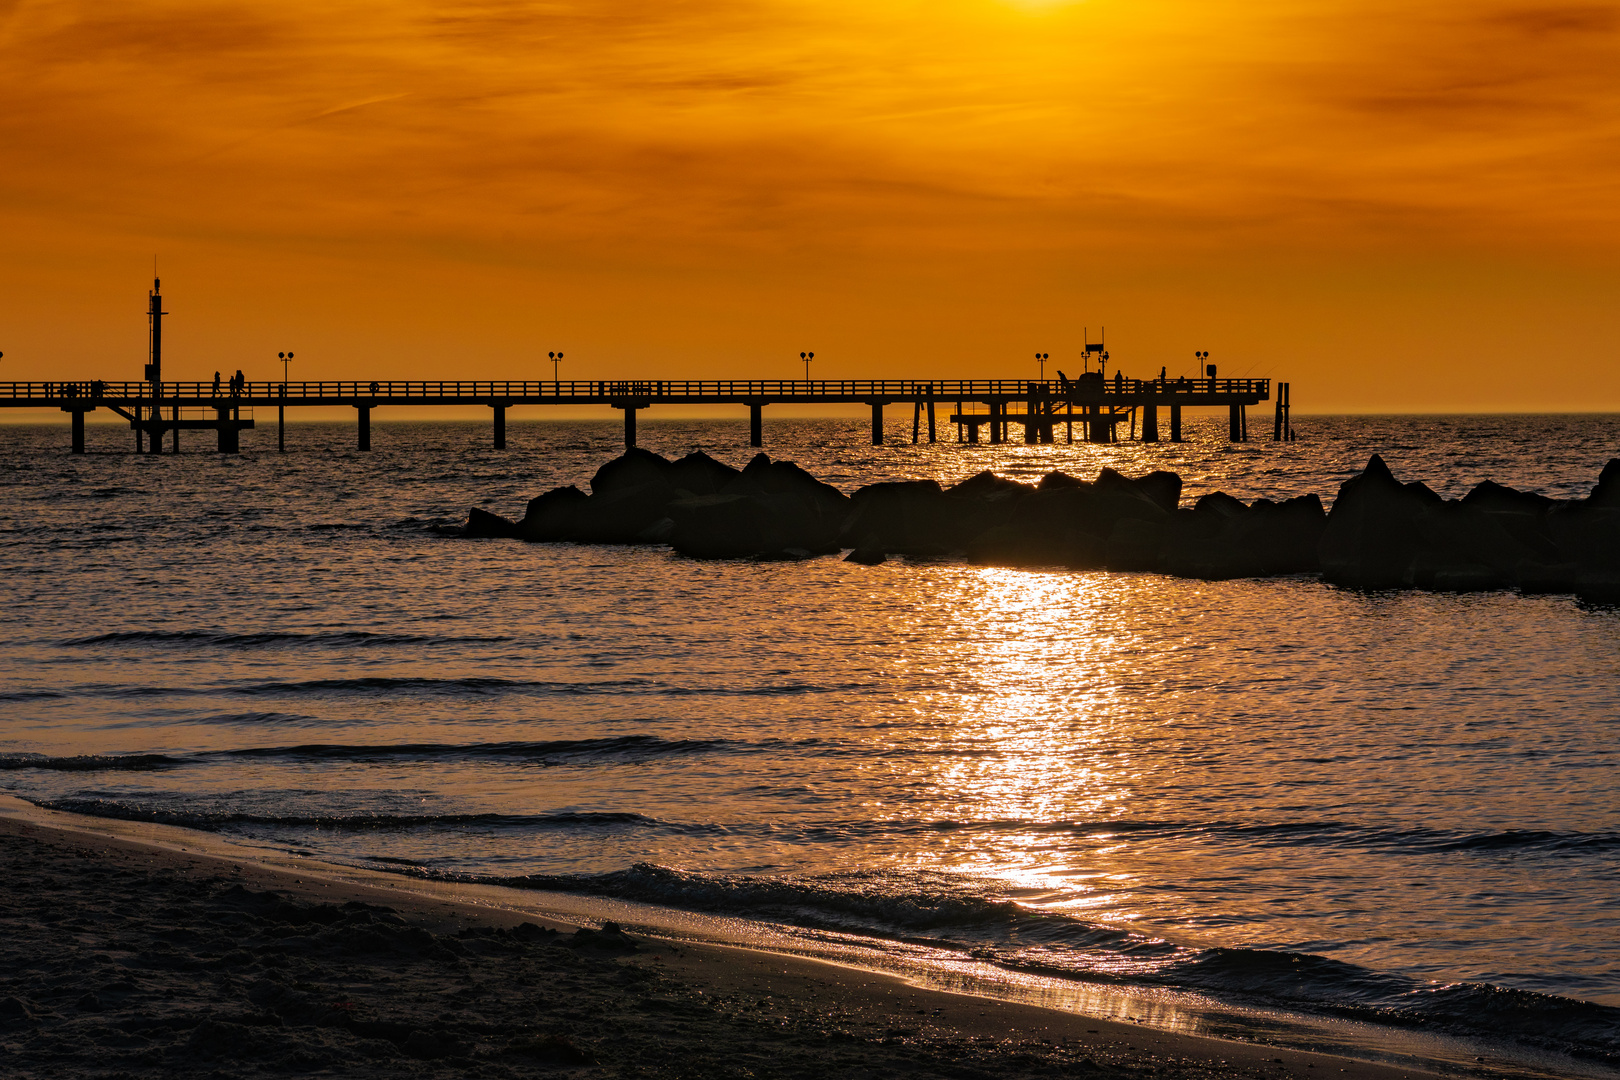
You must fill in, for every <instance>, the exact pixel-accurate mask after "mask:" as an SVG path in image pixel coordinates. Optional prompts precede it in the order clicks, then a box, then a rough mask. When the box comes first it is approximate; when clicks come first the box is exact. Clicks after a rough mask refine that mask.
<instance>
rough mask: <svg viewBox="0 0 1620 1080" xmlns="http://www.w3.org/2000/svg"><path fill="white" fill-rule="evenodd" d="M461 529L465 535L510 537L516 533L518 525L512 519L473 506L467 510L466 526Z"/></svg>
mask: <svg viewBox="0 0 1620 1080" xmlns="http://www.w3.org/2000/svg"><path fill="white" fill-rule="evenodd" d="M462 531H463V533H464V534H465V535H467V536H479V537H485V536H500V537H512V536H516V535H517V534H518V527H517V523H516V522H514V521H509V520H507V519H506V518H503V517H501V515H499V514H492V513H490V512H489V511H488V510H480V509H478V507H476V506H475V507H473V508H472V509H471V510H469V511H468V512H467V526H466V528H465V529H463V530H462Z"/></svg>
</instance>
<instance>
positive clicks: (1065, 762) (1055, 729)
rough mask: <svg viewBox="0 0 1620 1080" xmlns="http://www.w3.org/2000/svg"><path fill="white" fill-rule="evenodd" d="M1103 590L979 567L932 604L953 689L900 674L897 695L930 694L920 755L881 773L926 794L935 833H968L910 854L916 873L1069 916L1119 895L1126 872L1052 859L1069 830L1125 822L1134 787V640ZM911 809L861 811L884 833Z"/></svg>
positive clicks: (1101, 584) (937, 654)
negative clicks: (979, 884)
mask: <svg viewBox="0 0 1620 1080" xmlns="http://www.w3.org/2000/svg"><path fill="white" fill-rule="evenodd" d="M1110 580H1111V579H1110V578H1109V577H1108V576H1106V575H1102V574H1075V573H1072V572H1063V573H1058V572H1054V573H1031V572H1028V571H1017V570H1006V569H995V568H979V569H976V570H974V571H973V572H971V573H967V574H960V575H958V576H957V577H956V579H955V587H954V588H948V589H946V590H945V591H944V592H943V593H939V592H936V593H934V594H933V595H932V596H931V598H930V601H929V602H930V604H931V606H932V607H933V609H934V613H935V614H937V615H938V616H939V617H940V619H939V625H941V626H943V627H945V628H946V629H945V630H944V632H943V633H944V638H945V640H944V642H943V643H941V647H940V649H939V650H937V651H934V652H931V653H930V654H929V656H930V659H931V660H932V661H933V662H934V663H935V664H937V665H939V666H941V667H943V668H946V669H948V670H949V671H950V672H951V674H952V676H953V677H952V678H950V679H947V680H934V679H930V678H929V677H930V676H933V675H936V674H939V673H938V672H933V671H927V672H919V671H915V670H904V669H903V668H904V665H905V664H906V663H907V662H908V658H901V659H900V660H899V661H898V663H897V667H899V668H901V669H900V670H896V671H894V672H893V676H894V679H895V681H896V683H897V684H900V685H908V684H918V683H923V684H928V685H934V686H938V688H937V689H932V690H929V691H927V692H924V693H921V694H919V695H918V697H917V698H916V700H915V702H914V703H913V705H912V708H913V710H914V712H915V714H916V727H917V730H918V732H919V741H920V750H921V752H919V753H913V754H911V755H909V756H907V757H905V758H903V759H902V760H900V761H892V760H891V761H890V762H889V764H890V766H891V767H893V768H897V769H905V770H910V771H911V775H910V776H909V777H907V778H906V783H905V787H906V788H907V789H910V790H912V791H916V792H918V793H923V792H926V795H925V797H924V798H923V799H922V800H920V801H922V802H923V803H924V804H926V805H928V806H929V807H930V811H931V813H932V814H933V816H934V817H935V820H937V821H940V822H954V823H958V824H959V825H960V824H965V823H969V822H971V823H976V824H977V826H978V827H975V828H971V829H969V828H960V827H959V828H953V829H950V830H949V831H946V832H944V833H942V834H940V835H939V836H938V837H930V838H928V839H927V840H925V841H924V842H922V843H919V844H918V845H917V847H916V849H915V850H914V852H913V853H912V862H911V865H912V867H913V868H915V869H935V870H946V869H948V870H953V871H957V872H963V873H969V874H972V875H974V876H979V877H986V878H995V879H998V880H1001V881H1004V882H1006V883H1007V884H1008V885H1009V886H1011V887H1012V888H1013V889H1016V890H1017V891H1018V892H1019V893H1020V894H1021V897H1020V898H1021V900H1022V901H1023V902H1026V903H1042V900H1043V898H1044V899H1046V900H1047V901H1048V902H1049V903H1050V906H1052V907H1054V908H1058V909H1062V910H1068V911H1084V910H1089V909H1110V910H1113V909H1114V908H1115V905H1116V904H1117V903H1118V901H1119V900H1120V898H1121V896H1120V894H1121V893H1122V892H1125V891H1128V890H1129V887H1130V882H1131V877H1132V875H1130V874H1128V873H1125V872H1121V871H1119V870H1113V871H1109V872H1097V871H1092V870H1088V869H1085V868H1076V867H1073V866H1072V865H1069V860H1068V859H1067V858H1066V857H1054V856H1055V855H1056V852H1055V851H1054V847H1055V846H1057V845H1065V846H1066V843H1067V839H1066V838H1067V836H1068V827H1069V826H1073V825H1076V824H1085V823H1094V822H1106V821H1109V820H1110V819H1113V818H1116V817H1118V816H1120V815H1121V814H1123V813H1124V811H1125V808H1126V806H1127V804H1128V803H1129V802H1130V800H1131V795H1132V790H1133V787H1134V786H1135V785H1136V783H1137V782H1138V781H1139V779H1140V775H1139V772H1138V770H1137V768H1136V765H1135V762H1134V756H1135V753H1134V751H1133V749H1132V743H1133V740H1132V739H1131V738H1130V736H1131V734H1132V730H1131V729H1132V728H1133V727H1135V726H1137V724H1138V723H1139V721H1138V720H1135V719H1133V718H1132V717H1131V716H1130V714H1129V712H1128V711H1127V710H1126V709H1124V708H1122V707H1121V701H1122V698H1123V696H1124V694H1125V693H1126V692H1127V691H1126V688H1125V686H1124V681H1125V679H1126V678H1128V673H1129V664H1128V656H1129V654H1130V653H1131V652H1132V651H1133V650H1134V649H1135V648H1136V647H1137V646H1138V641H1137V638H1136V637H1135V635H1133V634H1131V633H1130V632H1129V630H1128V628H1127V627H1126V626H1124V625H1123V624H1122V623H1121V622H1120V621H1119V620H1118V617H1117V616H1118V614H1119V612H1118V605H1119V603H1120V599H1121V595H1120V591H1119V589H1118V587H1117V578H1116V579H1113V580H1114V581H1115V582H1116V584H1113V585H1111V584H1110ZM963 675H966V676H967V678H966V679H965V680H964V679H963V678H962V677H961V676H963ZM924 733H926V734H924ZM915 805H916V804H915V802H914V801H911V800H908V805H905V806H883V805H881V804H876V803H874V804H869V812H870V813H871V814H872V815H873V816H874V817H876V818H878V819H879V820H890V821H892V820H896V819H899V818H903V817H909V816H910V815H912V814H914V813H915ZM1054 827H1056V828H1054ZM1091 839H1092V841H1093V843H1095V842H1097V841H1098V840H1100V839H1102V838H1101V837H1098V836H1095V835H1093V836H1092V838H1091ZM1060 866H1062V867H1066V868H1065V869H1063V870H1062V872H1061V873H1060V872H1058V871H1057V870H1056V868H1057V867H1060ZM1060 897H1061V899H1059V898H1060ZM1042 906H1047V905H1046V904H1042ZM1115 914H1118V912H1117V911H1116V912H1115Z"/></svg>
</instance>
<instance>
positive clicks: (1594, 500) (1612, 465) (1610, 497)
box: [1586, 458, 1620, 510]
mask: <svg viewBox="0 0 1620 1080" xmlns="http://www.w3.org/2000/svg"><path fill="white" fill-rule="evenodd" d="M1586 505H1587V506H1589V507H1592V508H1593V509H1598V508H1600V507H1606V508H1608V509H1611V510H1620V458H1610V459H1609V463H1608V464H1607V465H1605V466H1603V471H1602V472H1601V473H1599V474H1598V482H1597V486H1596V487H1594V488H1593V489H1592V493H1591V494H1590V495H1588V496H1587V497H1586Z"/></svg>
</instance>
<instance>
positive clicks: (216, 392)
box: [214, 371, 219, 397]
mask: <svg viewBox="0 0 1620 1080" xmlns="http://www.w3.org/2000/svg"><path fill="white" fill-rule="evenodd" d="M214 396H215V397H219V372H217V371H216V372H214Z"/></svg>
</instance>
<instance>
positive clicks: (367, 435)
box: [354, 405, 371, 450]
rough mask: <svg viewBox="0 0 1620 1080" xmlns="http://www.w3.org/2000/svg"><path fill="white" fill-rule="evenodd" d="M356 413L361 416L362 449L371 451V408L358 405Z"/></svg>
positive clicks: (355, 408) (355, 409)
mask: <svg viewBox="0 0 1620 1080" xmlns="http://www.w3.org/2000/svg"><path fill="white" fill-rule="evenodd" d="M354 411H355V412H357V413H359V414H360V417H359V419H360V424H359V427H360V447H359V448H360V449H361V450H370V449H371V406H370V405H356V406H355V407H354Z"/></svg>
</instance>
